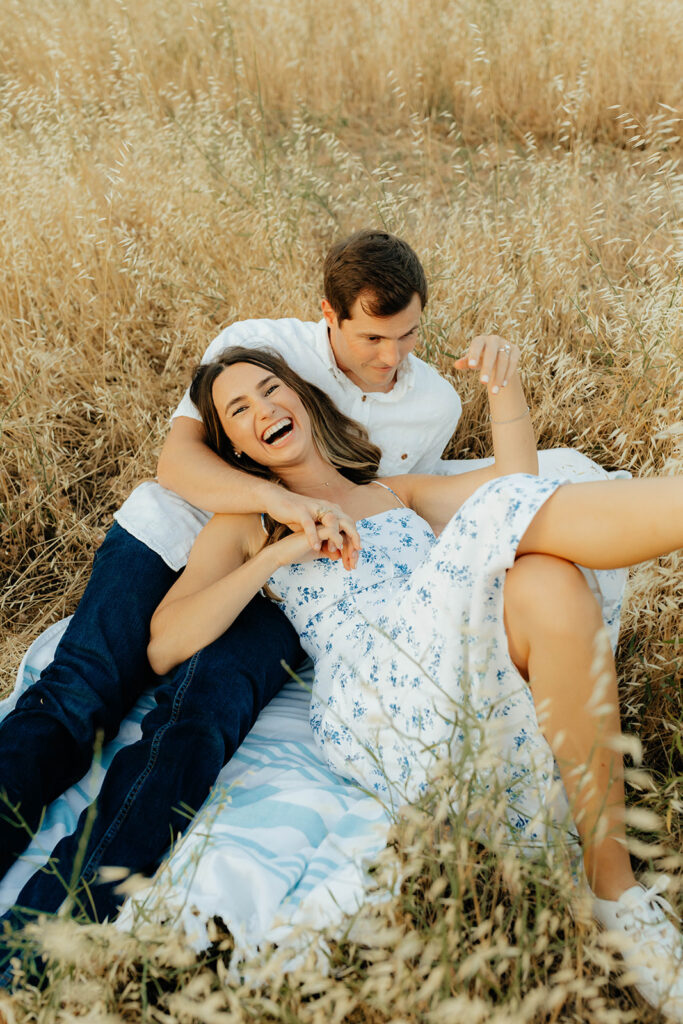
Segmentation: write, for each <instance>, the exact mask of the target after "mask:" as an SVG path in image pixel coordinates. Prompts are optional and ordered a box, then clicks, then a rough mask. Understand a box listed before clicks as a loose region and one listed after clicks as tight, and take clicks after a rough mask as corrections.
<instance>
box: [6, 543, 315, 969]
mask: <svg viewBox="0 0 683 1024" xmlns="http://www.w3.org/2000/svg"><path fill="white" fill-rule="evenodd" d="M176 576H177V573H175V572H173V570H171V569H169V568H168V566H167V565H166V564H165V563H164V562H163V560H162V559H161V558H160V557H159V556H158V555H156V554H155V553H154V552H153V551H150V549H149V548H147V547H146V546H145V545H143V544H141V543H140V542H139V541H137V540H136V539H135V538H134V537H132V536H131V535H130V534H128V533H127V532H126V531H125V530H123V529H122V528H121V527H120V526H118V525H117V524H115V525H114V526H113V527H112V529H111V530H110V531H109V533H108V535H107V538H106V539H105V541H104V544H103V545H102V547H101V548H100V549H99V551H98V552H97V555H96V556H95V561H94V564H93V572H92V576H91V578H90V581H89V583H88V586H87V588H86V591H85V593H84V595H83V598H82V600H81V602H80V604H79V606H78V608H77V610H76V613H75V615H74V617H73V619H72V621H71V623H70V624H69V627H68V629H67V631H66V633H65V634H64V637H63V638H62V641H61V642H60V644H59V647H58V648H57V653H56V656H55V659H54V661H53V663H52V664H51V665H50V666H48V668H46V669H45V671H44V672H43V673H42V675H41V677H40V679H39V680H38V681H37V682H36V683H35V684H34V685H33V686H31V687H29V689H28V690H27V692H26V693H25V694H24V695H23V696H22V697H21V698H20V700H19V702H18V703H17V706H16V708H15V709H14V710H13V711H12V712H11V713H10V714H9V715H8V716H7V718H6V719H5V720H4V722H2V723H0V875H1V874H4V873H5V872H6V871H7V870H8V868H9V867H10V865H11V864H12V863H13V862H14V860H15V859H16V857H17V856H18V855H19V854H20V853H21V851H22V850H23V849H24V847H25V846H26V845H27V843H28V841H29V838H30V832H31V831H34V830H35V829H36V827H37V826H38V824H39V822H40V817H41V814H42V811H43V808H44V807H45V806H46V805H47V804H49V803H50V802H51V801H52V800H53V799H54V798H55V797H56V796H58V795H59V794H60V793H61V792H63V791H64V789H66V788H67V787H68V786H70V785H71V784H73V783H74V782H76V781H77V780H78V779H79V778H81V776H82V775H83V774H84V773H85V772H86V771H87V769H88V767H89V765H90V762H91V760H92V756H93V750H94V748H95V746H96V744H97V742H98V734H99V735H101V737H102V739H103V740H104V742H106V741H107V740H109V739H111V738H112V737H113V736H114V735H115V734H116V732H117V731H118V728H119V725H120V722H121V719H122V718H123V717H124V716H125V715H126V713H127V712H128V711H129V710H130V708H131V707H132V705H133V704H134V703H135V701H136V700H137V698H138V697H139V696H140V694H141V692H142V691H143V690H144V689H146V688H147V687H148V686H149V685H151V684H153V683H154V682H156V684H157V689H156V691H155V698H156V706H155V707H154V708H153V709H152V710H151V711H150V712H149V713H148V714H147V715H146V717H145V718H144V720H143V723H142V738H141V739H140V740H139V741H138V742H137V743H135V744H133V745H131V746H129V747H126V748H124V749H123V750H121V751H119V753H118V754H117V755H116V757H115V758H114V760H113V761H112V764H111V766H110V768H109V770H108V772H107V774H106V777H105V780H104V783H103V786H102V789H101V792H100V794H99V796H98V799H97V806H96V813H95V816H94V821H92V815H91V820H90V822H89V823H88V825H87V826H86V820H87V815H88V811H87V810H86V811H84V812H83V814H82V816H81V819H80V821H79V823H78V827H77V830H76V832H75V833H74V834H73V835H72V836H67V837H65V838H64V839H63V840H62V841H61V842H59V843H58V844H57V846H56V848H55V850H54V852H53V855H52V857H51V861H50V863H49V864H48V865H46V866H45V867H44V868H43V869H41V870H40V871H37V872H36V873H35V874H34V875H33V876H32V877H31V878H30V879H29V881H28V882H27V884H26V885H25V886H24V888H23V890H22V892H21V893H20V895H19V898H18V900H17V906H16V908H14V909H13V910H12V911H10V912H9V914H7V915H5V918H4V919H3V920H8V921H9V922H10V923H11V924H12V925H13V926H19V925H20V924H22V923H23V922H24V921H25V920H26V919H27V917H29V916H31V912H32V911H33V912H34V913H35V912H36V911H46V912H51V911H56V910H57V909H58V908H59V907H60V906H61V904H62V902H63V901H64V899H65V898H66V896H67V895H68V893H67V888H68V887H69V886H70V883H73V882H74V881H75V884H74V885H72V886H71V889H70V892H71V895H72V896H74V897H75V910H76V912H78V911H82V912H83V913H84V915H85V916H86V917H88V918H90V919H92V920H97V919H99V920H102V919H103V918H104V917H106V916H111V915H113V914H114V913H115V912H116V910H117V909H118V907H119V906H120V903H121V902H122V897H121V896H120V895H118V894H117V893H115V892H114V889H115V884H114V883H102V882H100V881H99V880H98V871H99V868H100V867H103V866H106V865H110V866H120V867H125V868H128V869H129V870H130V871H131V872H141V873H143V874H149V873H151V872H153V871H154V869H155V868H156V867H157V865H158V864H159V861H160V860H161V858H162V857H163V855H164V853H165V851H166V850H167V849H168V846H169V844H170V842H171V839H172V838H174V837H176V836H177V835H178V833H179V832H182V831H184V830H185V828H186V827H187V826H188V824H189V818H190V817H191V812H192V811H197V810H198V809H199V808H200V806H201V805H202V803H203V802H204V800H205V798H206V796H207V795H208V792H209V790H210V788H211V785H212V784H213V782H214V781H215V778H216V775H217V774H218V772H219V771H220V769H221V768H222V767H223V765H224V764H225V763H226V762H227V761H228V760H229V759H230V757H231V756H232V754H233V752H234V751H235V750H236V748H237V747H238V746H239V744H240V742H241V741H242V739H243V738H244V737H245V735H246V734H247V732H248V731H249V729H250V728H251V726H252V725H253V723H254V721H255V719H256V717H257V715H258V713H259V712H260V711H261V709H262V708H263V707H264V706H265V705H266V704H267V703H268V701H269V700H270V699H271V698H272V697H273V696H274V695H275V694H276V693H277V692H278V690H279V689H280V687H281V686H282V684H283V683H284V682H285V680H286V678H287V673H286V671H285V669H284V668H283V667H282V664H281V662H282V661H284V662H285V663H286V664H288V665H292V666H296V665H297V664H298V663H299V661H300V660H301V657H302V655H301V649H300V647H299V641H298V638H297V636H296V633H295V632H294V630H293V629H292V627H291V625H290V624H289V622H288V621H287V620H286V619H285V617H284V615H283V614H282V612H280V611H279V609H278V608H277V607H276V606H275V605H273V604H272V602H270V601H267V600H265V599H263V598H261V597H258V598H255V599H254V600H253V601H252V602H251V603H250V604H249V605H248V606H247V608H245V610H244V611H243V612H242V614H241V615H240V617H239V618H238V619H237V621H236V622H235V623H234V625H233V626H232V627H231V628H230V629H229V630H228V631H227V633H225V634H224V635H223V636H222V637H220V638H219V639H218V640H216V641H215V642H214V643H213V644H211V645H209V646H208V647H206V648H204V650H202V651H200V652H199V653H198V654H196V655H194V656H193V657H192V658H190V659H189V660H188V661H186V662H184V663H183V664H182V665H179V666H178V667H177V668H176V669H175V670H174V671H173V673H171V674H170V675H169V676H167V677H165V678H164V679H162V680H160V679H158V677H156V676H154V675H153V674H152V671H151V669H150V667H149V665H148V663H147V654H146V648H147V642H148V636H149V621H150V618H151V616H152V613H153V611H154V609H155V608H156V606H157V604H158V603H159V601H160V600H161V598H162V596H163V595H164V594H165V593H166V591H167V590H168V588H169V587H170V585H171V584H172V583H173V581H174V579H175V578H176ZM13 809H14V810H13ZM88 830H90V832H89V835H88V834H87V833H88ZM75 867H76V868H77V870H76V872H75V871H74V868H75ZM74 874H76V878H75V879H74V878H73V876H74ZM1 961H2V954H1V952H0V965H1Z"/></svg>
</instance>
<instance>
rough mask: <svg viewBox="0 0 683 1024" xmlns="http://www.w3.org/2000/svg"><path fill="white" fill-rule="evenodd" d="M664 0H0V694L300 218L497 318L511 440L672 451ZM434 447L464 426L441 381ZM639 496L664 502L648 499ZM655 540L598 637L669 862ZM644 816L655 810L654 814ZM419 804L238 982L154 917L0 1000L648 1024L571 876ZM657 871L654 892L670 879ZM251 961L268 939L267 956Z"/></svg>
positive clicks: (309, 246)
mask: <svg viewBox="0 0 683 1024" xmlns="http://www.w3.org/2000/svg"><path fill="white" fill-rule="evenodd" d="M681 53H683V10H682V8H681V4H680V0H575V3H573V4H564V3H562V2H561V0H516V2H512V0H486V2H484V0H425V2H420V0H392V2H390V3H389V2H387V3H384V4H380V3H378V2H375V0H370V2H369V3H368V2H367V0H363V2H361V0H348V2H347V3H346V4H344V5H343V6H342V5H338V4H336V3H333V2H332V0H316V2H315V3H314V2H313V0H281V2H279V3H274V2H266V0H252V2H247V0H236V2H235V3H228V2H227V0H186V2H181V0H157V2H156V3H152V2H151V0H136V2H135V3H132V2H127V0H40V2H38V0H4V2H3V4H2V6H1V7H0V132H1V136H0V182H1V186H0V187H1V189H2V204H1V205H0V226H1V230H0V318H1V323H2V332H1V334H0V579H1V581H2V591H1V596H0V619H1V623H2V625H1V633H0V637H1V639H0V692H2V693H5V694H6V693H7V692H8V691H9V690H10V688H11V687H12V685H13V679H14V673H15V671H16V666H17V664H18V662H19V659H20V656H21V654H22V652H23V651H24V649H25V648H26V646H27V644H28V643H29V642H30V641H31V640H32V639H33V638H34V637H35V636H36V635H37V633H38V632H39V631H40V630H41V629H42V628H43V627H44V626H46V625H47V624H48V623H50V622H53V621H55V620H56V619H57V618H59V617H60V616H62V615H64V614H66V613H68V612H70V611H71V610H73V608H74V606H75V604H76V602H77V600H78V597H79V594H80V593H81V592H82V589H83V587H84V584H85V580H86V578H87V575H88V572H89V566H90V562H91V558H92V554H93V551H94V549H95V547H96V546H97V544H98V542H99V540H100V539H101V537H102V536H103V533H104V531H105V530H106V529H107V527H108V526H109V525H110V523H111V515H112V512H113V510H114V509H115V508H116V506H117V505H118V504H119V503H120V502H121V500H122V499H123V498H124V497H125V496H126V495H127V494H128V492H129V491H130V490H131V488H132V487H133V485H134V484H135V483H136V482H137V481H139V480H140V479H143V478H145V477H149V476H150V475H152V474H153V473H154V467H155V459H156V455H157V453H158V450H159V447H160V444H161V441H162V438H163V436H164V432H165V430H166V425H167V418H168V414H169V411H170V410H171V408H172V407H173V406H174V404H175V402H176V401H177V399H178V397H179V395H180V393H181V390H182V389H183V388H184V386H185V384H186V382H187V380H188V377H189V374H190V371H191V368H192V366H193V364H194V363H195V362H196V361H197V360H198V358H199V356H200V355H201V353H202V351H203V349H204V347H205V345H206V343H207V342H208V340H210V338H212V337H213V336H214V335H215V334H216V333H217V331H218V330H219V329H220V328H221V327H222V326H224V325H226V324H228V323H229V322H231V321H232V320H234V319H236V318H245V317H250V316H267V317H278V316H290V315H291V316H300V317H302V318H304V319H308V318H311V317H315V316H316V315H317V308H318V305H317V304H318V301H319V296H320V263H321V257H322V255H323V254H324V252H325V250H326V248H327V246H328V245H329V244H330V242H331V241H332V240H333V239H335V238H337V237H339V236H340V235H342V234H344V233H348V232H349V231H351V230H354V229H356V228H358V227H361V226H364V225H377V226H379V225H382V226H384V227H386V228H388V229H389V230H391V231H395V232H397V233H400V234H402V235H404V236H405V237H406V238H407V239H408V240H409V241H410V242H411V243H412V244H413V245H414V247H415V248H416V249H417V251H418V252H419V253H420V254H422V256H423V257H424V262H425V266H426V268H427V271H428V275H429V278H430V281H431V285H432V291H431V297H430V302H429V305H428V307H427V310H426V315H425V319H424V329H423V335H422V342H421V344H422V354H423V355H424V356H425V357H426V358H428V359H429V360H431V361H432V362H433V363H434V364H435V365H436V366H438V367H439V369H440V370H441V371H442V372H443V373H445V374H446V375H448V374H449V372H450V365H451V354H452V353H456V352H457V353H460V352H461V351H462V350H463V348H464V346H465V345H466V343H467V340H468V339H469V338H470V337H471V336H472V335H473V334H474V333H480V332H482V331H492V330H496V331H498V332H500V333H502V334H505V335H507V336H509V337H511V338H514V339H515V340H517V341H518V342H519V343H520V344H521V345H522V347H523V350H524V377H525V380H526V383H527V386H528V391H529V395H530V400H531V405H532V408H533V420H534V424H535V426H536V429H537V432H538V437H539V439H540V445H541V447H554V446H562V445H570V446H574V447H576V448H579V449H580V450H581V451H584V452H586V453H587V454H588V455H590V456H591V457H593V458H594V459H596V460H597V461H599V462H600V463H602V464H603V465H604V466H606V467H608V468H616V467H625V468H627V469H630V470H631V471H632V472H633V473H638V474H645V475H647V474H652V473H657V472H660V473H675V472H678V473H680V472H683V422H682V421H681V393H682V392H683V330H682V327H683V323H682V315H681V310H682V309H683V303H682V301H681V300H682V297H683V282H682V281H681V275H682V272H683V264H682V262H681V253H682V251H683V246H682V245H681V231H680V228H681V222H682V216H681V215H682V204H681V201H682V199H683V181H682V179H681V174H680V157H681V144H680V139H679V135H680V128H681V121H680V116H681V106H682V99H683V97H682V91H683V90H682V89H681V79H680V55H681ZM459 387H460V389H461V393H462V394H463V399H464V402H465V411H464V416H463V419H462V422H461V425H460V427H459V430H458V433H457V435H456V437H455V438H454V439H453V442H452V452H453V453H458V454H460V455H468V454H471V455H473V456H474V455H480V454H485V453H486V452H487V448H488V444H489V438H488V433H487V427H486V419H485V417H484V416H483V405H482V399H481V396H480V395H479V394H478V393H477V392H476V390H475V389H470V387H469V386H468V385H464V386H463V385H462V384H461V383H460V382H459ZM662 514H663V515H665V514H666V509H662ZM682 607H683V558H682V557H681V556H680V555H678V556H673V557H670V558H665V559H661V560H659V561H658V562H657V563H654V564H648V565H644V566H639V567H638V568H636V569H635V570H634V571H633V574H632V581H631V586H630V590H629V598H628V603H627V606H626V608H625V611H624V615H623V620H622V633H621V642H620V648H619V652H618V667H619V674H620V684H621V687H622V695H623V708H624V727H625V730H626V731H627V732H636V731H637V733H638V734H639V736H640V737H641V740H642V745H643V750H644V756H643V765H645V766H647V767H648V769H649V774H645V773H643V772H642V771H640V772H637V771H635V770H634V769H633V767H631V768H630V769H629V770H630V786H629V802H630V805H631V809H632V815H633V826H634V831H633V852H634V854H635V855H636V856H637V857H638V858H639V860H640V866H641V869H643V870H648V869H653V868H654V869H660V868H662V867H666V868H668V870H669V871H673V873H674V874H675V873H676V871H678V872H679V877H680V867H681V865H680V859H679V860H678V861H677V859H676V852H677V851H678V853H680V850H681V848H682V846H683V825H682V820H681V809H682V803H681V800H682V797H681V779H682V778H683V774H682V773H683V768H682V761H683V757H682V755H683V741H682V739H681V720H682V718H683V707H682V701H681V677H682V676H683V646H681V645H683V622H682V619H683V614H682V611H681V608H682ZM653 815H656V819H655V818H654V817H653ZM457 824H458V823H457V822H454V821H453V820H451V818H450V817H449V810H448V807H447V806H444V804H443V801H442V802H441V803H440V802H439V798H438V796H436V797H435V798H434V802H433V803H432V804H430V805H428V806H425V807H424V808H423V809H422V810H416V811H415V812H414V814H413V815H412V816H410V817H408V818H407V819H406V821H405V822H404V823H403V824H402V826H401V827H400V828H398V829H397V835H396V848H395V851H394V852H393V854H392V856H393V857H394V858H398V859H399V860H401V861H402V862H403V866H404V870H405V877H406V881H405V883H404V886H403V891H402V894H401V895H400V896H399V897H397V898H396V899H394V900H392V901H390V902H388V903H385V904H383V905H382V907H381V908H380V909H374V910H373V909H372V908H370V907H368V908H367V909H366V911H365V912H364V914H363V915H361V920H360V921H359V922H357V923H356V925H355V928H356V930H355V931H354V932H352V933H350V935H349V936H348V937H347V938H345V939H344V941H339V942H337V943H331V945H330V949H331V953H330V957H331V968H330V970H329V971H328V972H327V974H326V975H323V974H322V973H321V972H319V971H318V970H317V969H316V968H315V967H313V966H311V965H304V966H303V967H301V968H299V970H298V971H297V972H295V973H293V974H290V975H286V974H283V973H282V972H281V973H280V974H278V973H277V971H275V973H274V972H273V969H272V963H273V961H272V960H271V961H270V968H271V970H270V973H269V974H268V982H267V984H266V985H265V987H260V988H259V987H254V985H253V979H252V983H251V984H246V983H245V984H241V985H240V984H239V983H238V982H235V981H230V980H226V978H225V973H224V971H223V967H222V961H221V959H220V956H219V957H218V959H216V957H215V956H214V957H213V958H208V959H207V961H206V962H198V961H197V960H196V958H195V957H194V956H193V955H192V954H191V953H190V952H188V950H187V949H186V948H185V947H184V945H183V942H182V937H177V936H172V935H168V934H164V933H163V932H162V933H155V934H151V933H150V934H147V935H142V936H141V937H138V938H136V939H133V938H130V937H123V936H119V935H118V934H117V933H116V932H115V931H114V929H112V928H111V927H108V926H99V927H94V928H91V929H89V930H84V931H83V932H81V933H79V934H78V935H72V936H71V939H70V940H68V941H67V940H66V939H65V938H64V936H63V935H62V936H61V938H60V939H59V943H58V945H59V948H60V950H61V952H60V953H59V954H55V956H54V959H53V962H52V965H51V967H50V968H49V971H50V977H49V980H50V984H49V985H48V987H47V988H46V989H45V990H44V991H42V992H38V991H37V990H27V991H25V992H24V993H22V994H21V995H20V996H19V997H17V998H15V1000H14V1003H13V1004H12V1006H11V1007H8V1008H6V1011H5V1012H7V1013H8V1014H10V1013H11V1014H15V1015H16V1019H17V1021H29V1020H36V1021H46V1022H47V1021H49V1022H51V1021H64V1022H66V1021H72V1020H73V1019H74V1018H75V1016H78V1017H79V1018H80V1019H84V1020H89V1021H98V1022H100V1021H102V1022H104V1021H105V1020H106V1021H124V1020H125V1021H142V1020H149V1021H159V1022H163V1021H170V1020H178V1021H188V1022H189V1021H206V1022H210V1021H216V1022H217V1024H218V1022H228V1021H238V1020H242V1019H244V1020H254V1021H270V1020H272V1021H276V1020H279V1021H286V1022H295V1021H302V1022H304V1021H305V1022H309V1021H310V1022H315V1021H325V1022H326V1024H331V1022H339V1024H342V1022H344V1024H352V1022H358V1024H360V1022H368V1024H384V1022H389V1021H394V1022H396V1024H398V1022H399V1021H402V1022H410V1024H412V1022H425V1024H441V1022H450V1021H452V1022H455V1024H459V1022H463V1024H467V1022H469V1021H472V1022H478V1021H481V1022H485V1021H486V1022H488V1021H495V1022H501V1024H502V1022H503V1021H506V1022H508V1021H509V1022H514V1024H518V1022H523V1021H524V1022H526V1021H529V1022H532V1021H533V1022H537V1021H538V1022H541V1021H544V1022H545V1021H548V1022H550V1021H576V1022H582V1021H588V1022H604V1024H608V1022H615V1024H616V1022H626V1021H635V1020H638V1021H650V1020H651V1021H655V1020H656V1019H657V1017H656V1014H654V1013H652V1014H651V1013H650V1012H649V1011H648V1010H647V1009H646V1008H644V1006H643V1005H642V1003H635V1002H634V999H633V998H632V997H631V996H630V995H629V994H627V993H623V992H622V991H621V990H620V989H618V988H617V987H616V986H615V985H613V984H612V983H608V981H607V980H606V979H607V974H608V961H609V956H608V954H607V952H606V951H605V950H604V949H603V948H602V947H601V946H600V943H599V940H598V939H597V937H596V935H595V933H594V931H593V929H592V928H591V927H589V926H587V925H586V924H585V923H581V922H575V921H572V920H571V918H570V917H569V916H568V915H567V910H566V904H567V879H566V877H565V876H564V875H563V874H562V871H563V869H562V867H561V866H560V865H549V866H546V867H545V868H543V867H539V866H538V865H531V864H525V863H520V862H519V861H515V859H514V858H512V859H510V858H509V857H508V858H505V857H496V856H494V854H495V851H493V850H485V849H483V848H480V847H478V846H477V845H476V844H475V842H474V840H473V839H472V838H471V837H470V836H469V834H468V833H467V831H466V830H461V831H457V829H456V826H457ZM676 898H678V901H679V905H680V896H679V897H676V896H674V899H676ZM267 967H268V962H266V968H267Z"/></svg>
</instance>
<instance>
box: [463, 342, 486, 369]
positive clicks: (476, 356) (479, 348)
mask: <svg viewBox="0 0 683 1024" xmlns="http://www.w3.org/2000/svg"><path fill="white" fill-rule="evenodd" d="M485 344H486V335H484V334H479V335H477V337H476V338H473V339H472V343H471V345H470V348H469V352H468V353H467V366H469V368H470V370H474V368H475V367H477V366H479V364H480V362H481V356H482V352H483V351H484V346H485Z"/></svg>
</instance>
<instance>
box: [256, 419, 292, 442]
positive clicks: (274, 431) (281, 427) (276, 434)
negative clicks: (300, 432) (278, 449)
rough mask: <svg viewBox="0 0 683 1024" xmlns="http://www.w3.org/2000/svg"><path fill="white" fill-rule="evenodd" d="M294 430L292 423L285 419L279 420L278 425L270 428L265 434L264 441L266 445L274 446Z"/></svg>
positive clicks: (274, 424) (275, 424)
mask: <svg viewBox="0 0 683 1024" xmlns="http://www.w3.org/2000/svg"><path fill="white" fill-rule="evenodd" d="M291 429H292V421H291V420H290V419H289V418H288V417H285V418H284V419H281V420H278V421H277V423H273V424H272V426H270V427H268V429H267V430H265V431H264V433H263V441H264V442H265V444H274V443H275V442H276V441H279V440H280V438H281V437H284V436H285V434H288V433H289V432H290V430H291Z"/></svg>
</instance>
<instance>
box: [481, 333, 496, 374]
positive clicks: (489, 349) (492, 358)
mask: <svg viewBox="0 0 683 1024" xmlns="http://www.w3.org/2000/svg"><path fill="white" fill-rule="evenodd" d="M499 348H500V344H499V341H498V338H496V337H491V338H487V339H486V344H485V345H484V351H483V353H482V357H481V372H480V374H479V379H480V381H481V382H482V384H489V383H490V381H492V380H493V371H494V367H495V365H496V359H497V358H498V350H499Z"/></svg>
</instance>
